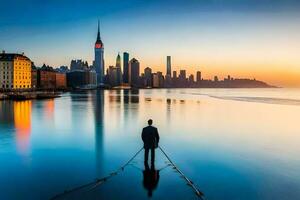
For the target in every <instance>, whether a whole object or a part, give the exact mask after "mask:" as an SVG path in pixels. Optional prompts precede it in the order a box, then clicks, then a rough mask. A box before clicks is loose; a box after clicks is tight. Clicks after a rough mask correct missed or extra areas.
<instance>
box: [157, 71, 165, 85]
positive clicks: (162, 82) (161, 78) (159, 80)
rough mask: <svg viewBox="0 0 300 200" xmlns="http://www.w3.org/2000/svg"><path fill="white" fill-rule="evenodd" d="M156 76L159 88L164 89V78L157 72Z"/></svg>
mask: <svg viewBox="0 0 300 200" xmlns="http://www.w3.org/2000/svg"><path fill="white" fill-rule="evenodd" d="M156 74H157V76H158V82H159V87H164V76H163V74H162V72H157V73H156Z"/></svg>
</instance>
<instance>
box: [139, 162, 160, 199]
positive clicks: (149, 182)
mask: <svg viewBox="0 0 300 200" xmlns="http://www.w3.org/2000/svg"><path fill="white" fill-rule="evenodd" d="M143 175H144V180H143V185H144V188H145V189H146V190H148V197H152V192H153V190H155V188H156V187H157V184H158V180H159V170H155V167H154V164H151V169H149V165H148V163H147V162H145V170H144V171H143Z"/></svg>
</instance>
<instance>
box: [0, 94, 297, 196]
mask: <svg viewBox="0 0 300 200" xmlns="http://www.w3.org/2000/svg"><path fill="white" fill-rule="evenodd" d="M299 116H300V90H297V89H176V90H175V89H174V90H163V89H162V90H139V91H126V90H125V91H123V90H121V91H118V90H111V91H91V92H83V93H66V94H64V95H63V96H62V97H61V98H57V99H54V100H42V101H40V100H39V101H37V100H33V101H17V102H14V101H0V195H1V197H0V199H5V200H10V199H49V198H50V197H52V196H53V195H55V194H57V193H60V192H62V191H63V190H65V189H67V188H72V187H74V186H78V185H80V184H83V183H86V182H89V181H91V180H93V179H94V178H96V177H101V176H103V175H107V174H108V173H109V172H111V171H112V170H114V169H116V168H118V167H119V166H120V165H121V164H124V162H126V161H127V160H128V158H129V157H130V156H131V155H132V154H134V153H135V152H136V151H137V150H138V149H139V148H140V147H141V145H142V143H141V140H140V130H141V129H142V127H143V126H145V125H146V121H147V119H148V118H152V119H153V120H154V125H155V126H157V127H158V129H159V131H160V135H161V146H163V147H164V148H165V150H166V151H167V152H168V153H169V154H170V155H171V157H172V158H173V160H174V161H175V163H176V164H177V165H178V166H179V167H180V169H181V170H182V171H183V172H185V174H186V175H187V176H188V177H189V178H191V179H192V180H193V181H194V183H195V184H196V185H197V186H198V187H199V189H201V191H202V192H204V194H205V196H206V198H207V199H242V200H247V199H249V200H253V199H270V200H271V199H272V200H274V199H275V200H276V199H278V200H279V199H280V200H282V199H289V200H290V199H300V158H299V154H300V128H299V126H300V124H299ZM132 174H133V175H134V173H132ZM140 176H141V174H140V173H137V175H136V177H135V179H139V178H140ZM128 179H130V177H129V178H128ZM135 179H134V178H133V180H135ZM161 180H162V183H163V182H164V183H165V184H162V183H161V186H162V187H163V186H166V185H168V180H169V179H168V178H167V176H164V175H163V173H162V174H161ZM173 181H174V180H172V179H170V180H169V183H170V184H171V183H172V182H173ZM141 184H142V180H141V181H140V182H139V181H132V182H131V181H130V180H129V181H128V182H123V184H122V185H121V186H120V187H123V188H124V189H125V190H126V189H128V188H130V190H131V191H134V188H135V187H136V188H141ZM106 187H107V186H106ZM162 187H161V188H160V183H159V184H158V187H157V189H156V190H157V194H158V193H159V192H158V191H160V193H163V192H164V191H166V192H169V191H170V188H167V187H166V189H165V190H163V189H164V188H162ZM183 187H185V185H184V183H183ZM172 189H175V190H176V188H172ZM139 191H140V192H141V193H143V192H145V196H146V194H147V192H146V191H144V190H139ZM155 195H156V191H154V193H153V197H154V198H155Z"/></svg>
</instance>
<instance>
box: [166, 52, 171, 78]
mask: <svg viewBox="0 0 300 200" xmlns="http://www.w3.org/2000/svg"><path fill="white" fill-rule="evenodd" d="M171 70H172V69H171V56H167V75H169V76H171Z"/></svg>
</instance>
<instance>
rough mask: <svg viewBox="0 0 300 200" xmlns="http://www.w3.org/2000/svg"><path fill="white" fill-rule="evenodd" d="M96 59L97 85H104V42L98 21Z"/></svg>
mask: <svg viewBox="0 0 300 200" xmlns="http://www.w3.org/2000/svg"><path fill="white" fill-rule="evenodd" d="M94 50H95V60H94V69H95V70H96V73H97V85H102V84H103V83H104V44H103V42H102V40H101V37H100V25H99V21H98V33H97V40H96V42H95V48H94Z"/></svg>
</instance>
